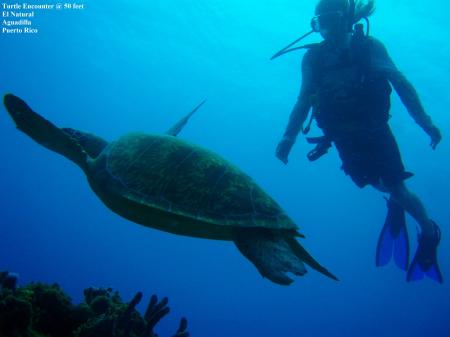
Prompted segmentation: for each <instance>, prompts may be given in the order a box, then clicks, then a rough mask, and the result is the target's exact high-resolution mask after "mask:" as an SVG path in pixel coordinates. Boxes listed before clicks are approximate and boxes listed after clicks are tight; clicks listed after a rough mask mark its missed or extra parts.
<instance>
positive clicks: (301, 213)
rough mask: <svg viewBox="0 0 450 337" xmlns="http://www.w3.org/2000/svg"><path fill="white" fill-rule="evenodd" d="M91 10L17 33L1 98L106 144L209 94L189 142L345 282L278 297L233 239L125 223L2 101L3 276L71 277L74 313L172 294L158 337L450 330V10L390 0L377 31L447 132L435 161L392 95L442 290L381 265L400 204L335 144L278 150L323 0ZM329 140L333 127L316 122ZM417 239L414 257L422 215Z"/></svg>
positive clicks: (366, 336) (375, 21)
mask: <svg viewBox="0 0 450 337" xmlns="http://www.w3.org/2000/svg"><path fill="white" fill-rule="evenodd" d="M2 3H14V2H12V1H10V0H4V1H3V2H2ZM30 3H37V4H44V3H45V2H44V1H40V0H39V1H30ZM48 3H52V2H48ZM79 3H83V4H84V7H85V9H84V10H79V11H75V10H72V11H60V12H57V11H38V12H37V13H36V17H35V18H34V19H33V25H34V26H36V27H38V28H39V32H38V33H37V34H1V36H0V65H1V71H0V92H1V93H2V94H4V93H7V92H11V93H14V94H16V95H18V96H20V97H22V98H23V99H25V100H26V101H27V102H28V103H29V104H30V105H31V107H32V108H33V109H34V110H35V111H37V112H39V113H40V114H42V115H43V116H45V117H46V118H48V119H49V120H51V121H53V122H54V123H55V124H57V125H58V126H64V127H73V128H77V129H81V130H85V131H89V132H93V133H95V134H97V135H99V136H101V137H103V138H105V139H107V140H113V139H115V138H117V137H118V136H120V135H121V134H124V133H126V132H129V131H144V132H148V133H160V132H164V131H165V130H167V129H168V128H169V127H170V126H171V125H172V124H174V123H175V122H176V121H177V120H178V119H179V118H181V117H182V116H183V115H184V114H186V113H187V112H188V111H190V110H191V109H192V108H193V107H194V106H195V105H197V104H198V103H199V102H200V101H202V100H203V99H205V98H206V99H207V102H206V104H205V105H204V107H202V108H201V109H200V110H199V111H198V112H197V114H196V115H194V117H193V118H192V119H191V121H190V122H189V124H188V125H187V126H186V127H185V129H184V130H183V131H182V133H181V134H180V137H181V138H182V139H186V140H188V141H190V142H194V143H196V144H199V145H202V146H204V147H207V148H209V149H211V150H213V151H215V152H217V153H219V154H220V155H222V156H223V157H225V158H226V159H228V160H230V161H231V162H233V163H234V164H236V165H238V166H239V167H240V168H242V169H243V170H244V171H245V172H246V173H248V174H249V175H251V176H252V177H253V178H254V179H255V180H256V181H257V182H258V183H259V184H260V185H261V186H262V187H263V188H264V189H265V190H266V191H267V192H268V193H269V194H270V195H271V196H272V197H274V198H275V200H277V201H278V202H279V203H280V204H281V206H282V207H283V208H284V209H285V210H286V212H287V213H288V214H289V215H290V216H291V217H292V218H293V219H294V220H295V221H296V223H297V224H298V225H299V226H300V230H301V232H302V233H303V234H305V235H306V239H305V240H302V244H303V245H304V246H305V247H306V248H307V249H308V250H309V251H310V252H311V253H312V254H313V255H314V257H316V258H317V259H318V260H319V261H320V262H321V263H322V264H323V265H325V266H326V267H327V268H328V269H329V270H330V271H332V272H333V273H335V274H336V275H337V276H338V277H339V278H340V282H334V281H332V280H330V279H327V278H325V277H324V276H322V275H321V274H319V273H317V272H315V271H313V270H311V269H310V268H309V273H308V274H307V275H306V276H305V277H301V278H299V277H296V278H295V282H294V283H293V284H292V285H291V286H289V287H283V286H279V285H276V284H273V283H271V282H270V281H268V280H267V279H263V278H262V277H261V276H260V274H259V273H258V272H257V270H256V268H255V267H254V266H253V265H252V264H250V263H249V262H248V261H247V260H246V259H245V258H244V257H243V256H242V255H241V254H240V253H239V252H238V250H237V249H236V247H235V246H234V244H233V243H231V242H216V241H208V240H202V239H195V238H189V237H181V236H175V235H171V234H167V233H164V232H160V231H157V230H153V229H149V228H145V227H142V226H139V225H136V224H134V223H131V222H129V221H127V220H125V219H123V218H120V217H119V216H117V215H116V214H114V213H113V212H111V211H110V210H108V209H107V208H106V207H105V206H104V205H103V204H102V203H101V201H100V200H99V199H98V198H97V197H96V196H95V195H94V194H93V192H92V191H91V190H90V187H89V186H88V184H87V181H86V179H85V177H84V174H83V173H82V172H81V170H80V169H79V168H78V167H76V166H75V165H74V164H72V163H71V162H69V161H68V160H66V159H65V158H63V157H61V156H59V155H57V154H55V153H53V152H50V151H48V150H47V149H45V148H43V147H41V146H39V145H38V144H36V143H34V142H33V141H32V140H31V139H29V138H28V137H26V136H25V135H24V134H22V133H20V132H18V131H17V130H16V129H15V128H14V125H13V123H12V121H11V120H10V118H9V117H8V115H7V114H6V111H5V109H4V107H3V106H2V108H0V110H1V111H0V112H1V113H0V163H1V164H0V270H10V271H14V272H16V273H18V274H19V275H20V283H21V284H26V283H28V282H31V281H44V282H48V283H53V282H58V283H59V284H60V285H61V286H62V287H63V288H64V289H65V290H67V292H68V293H69V294H70V296H71V297H72V298H73V299H74V301H75V302H79V301H81V300H82V290H83V289H84V288H86V287H89V286H97V287H109V286H111V287H113V288H114V289H117V290H119V291H120V292H121V294H122V297H123V298H124V299H131V297H132V296H133V295H134V293H135V292H136V291H139V290H141V291H143V292H144V296H146V297H145V298H148V297H149V296H150V295H151V294H152V293H156V294H158V295H159V296H168V297H169V299H170V307H171V309H172V311H171V314H170V315H169V316H168V317H167V318H165V319H164V320H163V321H162V322H161V324H160V325H159V326H158V327H157V331H158V333H159V336H171V333H173V331H174V330H175V328H176V326H177V324H178V321H179V318H180V317H181V316H185V317H187V319H188V322H189V331H190V333H191V336H193V337H449V336H450V320H449V318H450V314H449V308H450V207H449V204H448V202H449V196H450V178H449V165H450V164H449V162H448V154H449V153H450V148H449V146H450V145H449V144H450V142H449V141H448V140H449V137H450V128H449V125H450V111H449V107H450V95H449V87H450V77H449V73H450V57H449V56H450V46H449V42H448V41H449V40H450V29H449V27H450V26H449V20H448V13H449V12H450V4H449V3H448V2H447V1H444V0H435V1H431V2H424V1H417V0H410V1H407V0H397V1H392V0H378V1H377V3H376V4H377V10H376V12H375V14H374V15H373V16H372V17H371V34H372V35H373V36H375V37H377V38H379V39H380V40H381V41H383V42H384V43H385V45H386V46H387V48H388V50H389V52H390V55H391V57H392V58H393V60H394V61H395V63H396V64H397V66H398V67H399V68H400V69H401V70H402V71H403V72H404V73H405V75H406V76H407V77H408V78H409V79H410V80H411V82H412V83H413V84H414V85H415V87H416V89H417V90H418V92H419V94H420V97H421V99H422V102H423V104H424V106H425V108H426V111H427V112H428V113H429V114H430V115H431V116H432V118H433V120H434V121H435V123H436V124H437V125H438V126H439V127H440V129H441V131H442V133H443V141H442V143H441V144H440V145H439V146H438V149H437V150H436V151H432V150H431V148H430V147H429V139H428V136H427V135H425V134H424V132H423V131H422V130H421V129H420V128H419V127H418V126H417V125H416V124H415V123H414V121H413V120H412V119H411V117H410V116H409V115H408V113H407V112H406V109H405V108H404V107H403V105H401V103H400V100H399V99H398V97H397V95H396V94H393V95H392V102H393V103H392V104H393V106H392V110H391V113H392V119H391V122H390V124H391V126H392V129H393V131H394V133H395V135H396V137H397V141H398V143H399V145H400V148H401V151H402V156H403V160H404V163H405V166H406V168H407V169H408V170H410V171H412V172H414V173H415V176H414V177H413V178H412V179H410V180H409V181H408V186H410V187H411V189H412V190H413V191H415V192H416V193H417V194H418V195H419V196H420V197H421V198H422V199H423V201H424V203H425V205H426V207H427V209H428V211H429V213H430V216H431V217H432V218H433V219H435V220H436V222H437V223H438V224H439V225H440V226H441V229H442V232H443V235H442V241H441V244H440V248H439V259H440V265H441V269H442V272H443V274H444V278H445V282H444V284H443V285H439V284H437V283H435V282H433V281H431V280H429V279H426V280H423V281H420V282H414V283H406V280H405V278H406V275H405V273H404V272H402V271H400V270H399V269H397V268H396V267H395V266H394V265H393V264H390V265H389V266H387V267H384V268H376V267H375V247H376V243H377V239H378V235H379V231H380V230H381V226H382V225H383V222H384V218H385V215H386V205H385V201H384V200H383V198H382V195H381V194H380V193H378V192H376V191H374V190H373V189H372V188H365V189H362V190H361V189H359V188H357V187H356V186H355V185H353V183H352V182H351V180H350V178H349V177H346V176H345V174H344V173H343V172H342V171H341V170H340V160H339V158H338V155H337V152H336V150H335V149H333V150H331V151H330V153H329V154H328V155H327V156H325V157H323V158H322V159H320V160H319V161H317V162H314V163H310V162H308V160H307V159H306V157H305V154H306V152H307V151H309V150H310V146H309V145H307V144H306V142H305V140H304V139H303V138H301V137H299V139H298V141H297V144H296V145H295V147H294V150H293V151H292V153H291V156H290V162H289V165H287V166H285V165H283V164H282V163H281V162H279V161H278V160H277V159H276V158H275V156H274V152H275V147H276V144H277V142H278V141H279V139H280V138H281V136H282V133H283V132H284V128H285V126H286V123H287V120H288V116H289V114H290V111H291V108H292V106H293V104H294V103H295V100H296V98H297V94H298V90H299V87H300V61H301V57H302V55H303V52H298V53H292V54H289V55H287V56H285V57H283V58H281V59H277V60H276V61H269V58H270V56H271V55H272V54H273V53H274V52H276V51H277V50H279V49H280V48H281V47H282V46H284V45H285V44H287V43H288V42H290V41H291V40H294V39H295V38H296V37H298V36H300V35H301V34H302V33H303V32H306V31H307V30H308V29H309V22H310V19H311V17H312V16H313V13H314V6H315V4H316V2H315V1H294V0H277V1H275V0H272V1H252V0H248V1H238V0H227V1H221V0H197V1H187V0H175V1H162V0H152V1H137V0H128V1H118V0H110V1H106V0H96V1H90V0H87V1H84V2H79ZM319 40H320V39H319V37H318V36H314V37H311V38H310V39H308V40H306V42H308V41H309V42H313V41H319ZM312 134H317V135H318V134H320V132H319V130H318V129H317V128H316V127H315V128H314V129H313V131H312ZM408 230H409V233H410V238H411V242H412V253H413V252H415V249H416V239H415V237H416V224H415V222H414V221H413V220H412V219H411V218H408ZM139 308H140V309H141V310H143V309H144V308H143V307H142V306H140V307H139Z"/></svg>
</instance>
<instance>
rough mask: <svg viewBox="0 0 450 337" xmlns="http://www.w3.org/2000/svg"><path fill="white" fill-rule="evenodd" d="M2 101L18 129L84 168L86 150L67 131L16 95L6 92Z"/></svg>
mask: <svg viewBox="0 0 450 337" xmlns="http://www.w3.org/2000/svg"><path fill="white" fill-rule="evenodd" d="M3 103H4V104H5V107H6V110H8V112H9V114H10V116H11V117H12V119H13V120H14V122H15V124H16V126H17V128H18V129H19V130H20V131H22V132H24V133H26V134H27V135H28V136H30V137H31V138H32V139H33V140H35V141H36V142H37V143H39V144H41V145H42V146H45V147H46V148H48V149H50V150H52V151H55V152H58V153H59V154H62V155H63V156H65V157H67V158H68V159H70V160H72V161H73V162H75V163H76V164H78V165H79V166H81V167H82V168H83V169H85V167H86V159H87V155H86V152H85V151H84V150H83V149H82V148H81V146H80V144H79V143H78V142H76V141H75V140H74V139H73V138H71V137H70V136H69V135H68V134H67V133H65V132H64V131H62V130H61V129H60V128H58V127H56V126H55V125H54V124H52V123H51V122H49V121H48V120H46V119H45V118H43V117H42V116H40V115H39V114H37V113H36V112H34V111H33V110H31V108H30V107H29V106H28V104H27V103H25V102H24V101H23V100H22V99H20V98H19V97H17V96H14V95H12V94H7V95H5V97H4V98H3Z"/></svg>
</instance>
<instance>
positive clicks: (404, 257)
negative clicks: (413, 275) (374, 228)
mask: <svg viewBox="0 0 450 337" xmlns="http://www.w3.org/2000/svg"><path fill="white" fill-rule="evenodd" d="M387 207H388V213H387V216H386V220H385V222H384V226H383V229H382V230H381V233H380V237H379V239H378V245H377V253H376V261H375V263H376V266H377V267H380V266H385V265H386V264H388V263H389V261H391V259H392V257H394V261H395V264H396V265H397V266H398V267H399V268H400V269H403V270H405V271H406V270H408V264H409V240H408V231H407V229H406V218H405V210H404V209H403V208H402V207H401V206H400V205H399V204H397V203H396V202H394V201H392V200H388V202H387Z"/></svg>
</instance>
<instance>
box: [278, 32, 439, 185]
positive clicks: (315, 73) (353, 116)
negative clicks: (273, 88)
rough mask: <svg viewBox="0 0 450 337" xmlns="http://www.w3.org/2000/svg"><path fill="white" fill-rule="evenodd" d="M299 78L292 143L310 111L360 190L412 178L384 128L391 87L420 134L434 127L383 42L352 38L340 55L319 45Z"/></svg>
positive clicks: (288, 132)
mask: <svg viewBox="0 0 450 337" xmlns="http://www.w3.org/2000/svg"><path fill="white" fill-rule="evenodd" d="M302 72H303V83H302V90H301V93H300V96H299V100H298V102H297V105H296V107H295V108H294V111H293V113H292V114H291V117H290V120H289V124H288V127H287V129H286V132H285V137H289V138H293V139H295V137H296V135H297V134H298V133H299V131H300V128H301V124H302V123H303V121H304V119H305V115H304V114H305V111H306V112H307V111H308V110H309V108H310V107H311V106H313V108H314V111H315V112H314V113H315V118H316V120H317V124H318V126H319V127H320V128H321V129H322V130H323V132H324V134H325V136H326V137H327V138H328V140H330V141H332V142H333V143H334V144H335V146H336V148H337V150H338V152H339V155H340V158H341V160H342V163H343V164H342V168H343V169H344V171H345V172H346V174H348V175H350V176H351V178H352V179H353V181H354V182H355V183H356V184H357V185H358V186H359V187H364V186H365V185H367V184H372V185H378V186H379V185H380V183H382V184H383V185H385V186H394V185H396V184H398V183H400V182H401V181H403V180H405V179H407V178H409V177H410V176H412V174H411V173H409V172H406V171H405V169H404V166H403V163H402V160H401V156H400V152H399V149H398V146H397V143H396V141H395V138H394V136H393V134H392V132H391V130H390V128H389V125H388V119H389V109H390V94H391V91H392V89H391V85H390V84H392V86H393V87H394V89H395V90H396V91H397V93H398V94H399V96H400V98H401V99H402V101H403V103H404V104H405V106H406V107H407V108H408V111H409V113H410V114H411V116H412V117H413V118H414V119H415V121H416V122H417V123H418V124H419V125H420V126H422V128H424V129H426V128H427V127H431V126H432V123H431V119H430V118H429V117H428V116H427V114H426V113H425V111H424V109H423V108H422V105H421V104H420V101H419V98H418V96H417V93H416V91H415V90H414V88H413V87H412V85H411V84H410V83H409V82H408V81H407V80H406V78H405V77H404V76H403V75H402V74H401V73H400V71H398V69H397V68H396V66H395V65H394V63H393V62H392V60H391V58H390V57H389V55H388V53H387V51H386V49H385V47H384V46H383V44H382V43H381V42H379V41H378V40H376V39H374V38H371V37H368V38H366V37H359V38H355V37H353V39H352V43H351V47H350V48H348V49H345V50H340V51H337V50H336V49H333V48H330V47H329V45H327V44H326V43H321V44H320V45H318V46H316V47H314V48H312V49H310V50H309V51H308V52H307V53H306V54H305V57H304V60H303V65H302ZM311 98H312V99H311Z"/></svg>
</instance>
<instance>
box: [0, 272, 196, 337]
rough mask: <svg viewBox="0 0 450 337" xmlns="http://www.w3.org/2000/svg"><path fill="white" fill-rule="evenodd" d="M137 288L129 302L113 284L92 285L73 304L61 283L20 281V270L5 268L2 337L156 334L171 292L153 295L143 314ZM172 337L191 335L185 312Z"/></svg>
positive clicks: (0, 291)
mask: <svg viewBox="0 0 450 337" xmlns="http://www.w3.org/2000/svg"><path fill="white" fill-rule="evenodd" d="M142 297H143V295H142V293H141V292H138V293H137V294H136V295H135V296H134V298H133V299H132V300H131V301H130V302H129V303H124V302H123V301H122V299H121V297H120V295H119V293H118V292H117V291H113V289H111V288H107V289H104V288H87V289H85V290H84V302H83V303H80V304H73V303H72V301H71V299H70V297H68V296H67V295H66V294H65V293H64V292H63V290H62V289H61V288H60V287H59V286H58V285H57V284H53V285H47V284H42V283H31V284H29V285H26V286H23V287H17V275H15V274H11V273H8V272H0V336H1V337H157V336H158V335H157V334H156V333H155V332H154V329H155V327H156V325H157V324H158V323H159V321H160V320H161V319H162V318H163V317H164V316H166V315H167V314H168V313H169V311H170V308H169V307H168V306H167V305H168V302H169V301H168V299H167V297H165V298H163V299H162V300H161V301H159V300H158V297H157V296H156V295H153V296H152V297H151V299H150V302H149V304H148V306H147V310H146V311H145V314H144V315H141V314H140V313H139V312H138V311H137V310H136V306H137V305H138V304H139V303H140V301H141V300H142ZM173 337H189V333H188V332H187V320H186V319H185V318H182V319H181V321H180V325H179V327H178V330H177V332H176V333H175V335H174V336H173Z"/></svg>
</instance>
